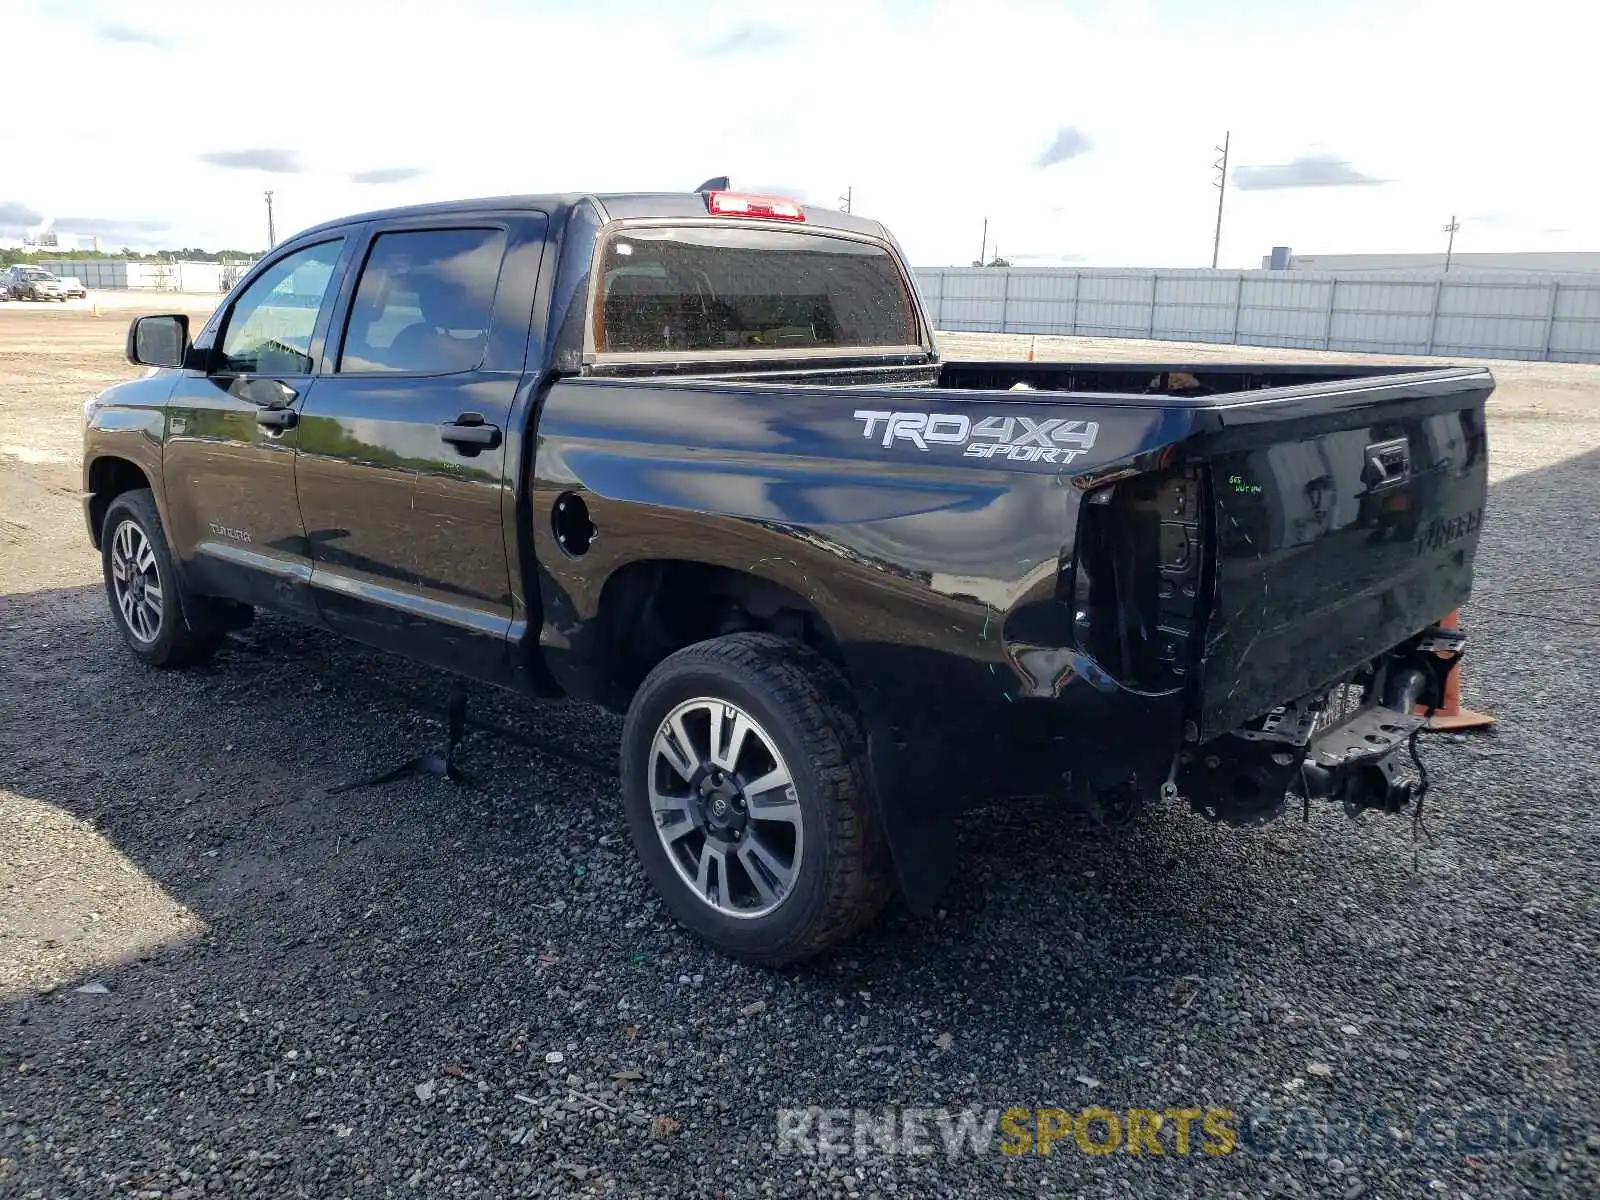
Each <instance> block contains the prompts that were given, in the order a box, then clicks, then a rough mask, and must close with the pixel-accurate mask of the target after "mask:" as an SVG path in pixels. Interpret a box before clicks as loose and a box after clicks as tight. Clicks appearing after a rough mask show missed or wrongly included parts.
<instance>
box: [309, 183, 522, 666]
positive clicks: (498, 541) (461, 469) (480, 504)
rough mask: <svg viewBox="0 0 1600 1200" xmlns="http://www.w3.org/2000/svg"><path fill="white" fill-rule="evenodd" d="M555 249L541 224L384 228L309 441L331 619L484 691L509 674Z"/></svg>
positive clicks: (357, 286)
mask: <svg viewBox="0 0 1600 1200" xmlns="http://www.w3.org/2000/svg"><path fill="white" fill-rule="evenodd" d="M544 231H545V219H544V217H543V216H542V215H539V214H531V215H530V214H526V213H524V214H518V215H517V216H514V217H507V218H505V219H493V218H491V219H484V218H482V217H480V216H479V215H478V214H463V215H461V216H459V217H447V218H443V219H440V218H434V219H432V220H431V221H427V222H418V221H416V220H410V221H405V220H401V221H392V222H377V223H374V224H373V225H372V226H371V228H370V231H369V234H368V236H367V238H366V241H365V244H364V246H363V247H362V251H361V255H360V259H361V262H360V267H359V269H358V270H356V271H352V272H351V278H350V280H349V281H348V282H347V284H346V287H345V289H344V295H343V296H342V297H341V301H340V305H339V313H340V321H339V325H340V328H339V331H338V336H337V337H336V338H335V339H333V341H334V342H335V344H334V345H333V346H331V347H330V361H329V367H330V369H329V371H328V373H326V374H325V375H323V376H322V377H321V378H320V379H319V380H318V381H317V385H316V387H315V388H314V389H313V391H312V393H311V396H310V397H309V398H308V400H307V402H306V405H305V409H304V413H303V419H302V422H301V426H300V441H299V461H298V466H297V483H298V490H299V497H300V511H301V513H302V515H303V516H304V518H305V523H306V531H307V536H308V538H309V540H310V544H311V556H312V559H313V572H312V587H313V591H314V592H315V595H316V603H317V606H318V608H319V610H320V611H321V612H322V614H323V616H324V618H325V619H326V620H327V622H328V623H329V624H330V625H332V626H334V627H335V628H336V629H338V630H340V631H341V632H343V633H345V634H347V635H349V636H351V637H353V638H356V639H358V640H360V641H363V642H366V643H368V644H370V645H375V646H380V647H383V648H386V649H390V650H394V651H397V652H399V653H403V654H406V655H408V656H410V657H413V658H418V659H422V660H424V661H429V662H433V663H436V664H438V665H440V666H445V667H449V668H451V669H454V670H457V671H461V672H463V673H465V674H468V675H473V676H476V677H479V678H496V677H500V676H503V675H504V674H505V673H506V672H507V671H508V670H509V655H508V652H507V642H506V639H507V636H508V632H509V630H510V628H511V625H512V622H513V616H514V613H513V596H512V565H511V563H510V562H509V559H508V555H507V551H506V540H505V536H504V532H503V527H502V513H504V514H505V517H506V518H507V519H510V518H511V517H512V516H513V514H514V512H515V480H514V479H508V478H506V462H507V453H506V443H507V439H508V437H510V436H512V435H511V431H510V430H508V428H507V425H508V421H509V418H510V414H511V408H512V401H513V399H514V397H515V395H516V392H517V386H518V384H519V382H520V381H521V378H522V373H523V363H524V357H525V355H526V352H527V343H528V327H529V320H530V314H531V309H532V302H533V282H534V280H535V279H536V277H537V271H538V262H539V255H540V253H541V251H542V247H543V239H544ZM530 255H531V270H529V269H528V259H529V257H530Z"/></svg>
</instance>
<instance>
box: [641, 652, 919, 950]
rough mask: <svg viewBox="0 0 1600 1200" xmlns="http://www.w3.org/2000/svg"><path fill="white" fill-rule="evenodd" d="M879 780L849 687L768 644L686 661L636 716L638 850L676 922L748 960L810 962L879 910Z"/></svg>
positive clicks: (809, 660) (656, 680)
mask: <svg viewBox="0 0 1600 1200" xmlns="http://www.w3.org/2000/svg"><path fill="white" fill-rule="evenodd" d="M868 780H869V777H868V773H867V766H866V740H865V738H864V737H863V736H862V732H861V726H860V722H859V720H858V719H857V717H856V715H855V711H854V706H853V705H852V703H851V700H850V695H849V692H848V689H847V687H846V685H845V682H844V680H843V678H842V677H841V676H840V675H839V673H838V671H836V670H835V669H834V667H833V666H832V665H831V664H830V663H828V662H827V660H825V659H824V658H822V657H821V656H820V655H818V654H817V653H815V652H814V651H812V650H810V649H808V648H806V647H805V646H803V645H800V644H799V643H796V642H790V641H786V640H785V639H782V638H778V637H774V636H772V635H770V634H757V633H741V634H734V635H732V636H729V637H722V638H715V639H713V640H711V641H707V642H701V643H699V644H698V645H694V646H690V647H688V648H687V649H684V650H680V651H678V653H676V654H674V655H672V656H671V657H670V658H668V659H667V660H666V661H665V662H663V663H661V664H660V665H659V666H658V667H656V669H655V670H654V671H652V672H651V673H650V675H649V677H648V678H647V679H646V680H645V681H644V684H643V685H642V686H641V687H640V688H639V691H638V694H637V695H635V697H634V700H633V703H632V705H631V706H630V707H629V709H628V718H627V722H626V725H625V727H624V731H623V741H622V793H623V805H624V808H625V810H626V815H627V819H628V828H629V832H630V834H631V835H632V838H633V844H634V848H635V850H636V852H637V853H638V855H639V858H640V861H641V862H642V863H643V865H644V868H645V872H646V874H648V875H649V877H650V880H651V882H652V883H653V884H654V885H655V888H656V890H657V891H658V892H659V893H660V894H661V896H662V898H663V900H665V902H666V904H667V907H668V908H669V909H670V910H671V911H672V914H673V915H674V916H675V917H676V918H677V919H678V921H679V922H680V923H682V924H683V925H685V926H687V927H688V928H689V929H690V930H692V931H693V932H694V933H696V934H698V935H699V936H700V937H701V938H703V939H705V940H706V941H707V942H710V943H711V944H712V945H713V946H715V947H717V948H718V949H719V950H722V951H724V952H725V953H728V954H731V955H734V956H736V957H739V958H743V959H748V960H750V961H754V962H761V963H769V964H778V963H787V962H794V961H797V960H799V959H803V958H809V957H812V956H814V955H817V954H820V953H822V952H823V951H826V950H828V949H831V948H832V947H834V946H836V945H838V944H839V943H840V942H842V941H844V940H845V939H846V938H848V937H850V936H851V935H852V934H854V933H855V932H856V931H857V930H858V929H860V928H861V927H862V926H863V925H865V924H866V923H867V922H869V921H870V920H872V918H873V917H875V916H876V915H877V914H878V912H879V911H880V910H881V909H882V907H883V905H884V903H885V901H886V900H887V899H888V897H889V891H890V886H891V874H890V868H889V861H888V855H887V851H886V847H885V844H884V841H883V835H882V833H881V831H880V827H879V824H878V820H877V816H876V813H875V812H874V805H873V803H872V792H871V785H870V783H869V781H868Z"/></svg>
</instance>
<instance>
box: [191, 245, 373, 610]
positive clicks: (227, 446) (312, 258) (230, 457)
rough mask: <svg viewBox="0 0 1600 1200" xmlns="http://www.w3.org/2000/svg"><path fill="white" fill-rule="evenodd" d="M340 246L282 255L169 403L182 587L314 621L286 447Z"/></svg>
mask: <svg viewBox="0 0 1600 1200" xmlns="http://www.w3.org/2000/svg"><path fill="white" fill-rule="evenodd" d="M344 243H345V239H344V238H340V237H333V238H329V239H327V240H325V241H319V242H316V243H314V244H311V245H307V246H301V247H297V248H295V249H292V250H289V251H287V252H286V253H284V254H283V255H282V256H281V257H279V258H278V259H276V260H275V261H274V262H272V263H270V264H269V265H268V266H267V267H266V268H265V269H264V270H263V271H261V272H260V273H259V274H258V275H257V276H256V278H255V279H254V281H252V282H251V283H250V284H249V285H247V286H246V287H245V288H244V290H243V291H241V292H240V293H239V295H238V297H237V298H236V299H235V300H234V301H233V302H232V304H231V305H229V306H228V307H227V308H226V309H225V310H224V311H222V312H220V313H218V314H217V316H216V317H214V318H213V319H212V321H211V322H209V323H208V325H207V328H206V330H205V331H204V332H203V333H202V334H201V336H200V338H198V339H197V341H196V347H197V349H198V350H199V351H200V352H201V354H200V360H201V361H203V362H204V364H205V366H204V369H203V370H191V371H185V372H184V373H183V375H182V377H181V378H180V379H179V381H178V384H177V387H176V388H174V389H173V392H172V397H171V399H170V400H169V401H168V402H167V408H168V412H167V419H168V439H167V446H166V452H165V455H164V457H163V462H162V473H163V476H164V479H165V483H166V494H167V524H168V530H167V534H168V537H169V538H170V540H171V543H172V548H173V551H174V552H175V553H176V554H177V555H178V557H179V558H180V559H181V560H182V562H183V566H184V571H185V573H186V574H187V575H188V576H189V578H190V582H191V584H192V586H193V587H194V588H195V589H196V590H197V591H200V592H206V593H210V594H214V595H221V596H229V597H232V598H233V599H236V600H242V601H244V602H246V603H248V604H260V605H264V606H266V607H268V608H276V609H280V610H285V611H289V612H294V613H296V614H298V615H301V616H309V617H315V616H316V607H315V605H314V604H313V603H312V601H311V594H310V586H309V585H310V578H311V557H310V554H309V552H308V549H307V546H306V538H305V527H304V526H303V525H302V524H301V522H300V510H299V507H298V505H297V504H296V502H295V481H294V474H295V446H296V442H297V440H298V437H299V429H298V425H299V420H300V413H301V410H302V407H303V404H304V401H305V399H306V397H307V394H308V392H309V391H310V388H311V383H312V379H313V377H314V376H315V373H316V369H317V360H318V358H319V356H320V354H321V343H322V341H323V339H324V338H325V337H326V329H327V323H328V317H329V315H330V313H331V311H332V303H331V300H332V297H333V296H334V294H335V293H336V292H337V290H338V288H337V286H336V285H337V283H338V279H339V276H340V269H341V267H342V265H343V263H342V255H343V253H344V249H345V245H344Z"/></svg>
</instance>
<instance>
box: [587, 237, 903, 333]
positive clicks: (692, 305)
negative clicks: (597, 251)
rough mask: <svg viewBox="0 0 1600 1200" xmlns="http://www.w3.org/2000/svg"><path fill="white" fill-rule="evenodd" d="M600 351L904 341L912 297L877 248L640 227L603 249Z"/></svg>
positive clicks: (838, 240)
mask: <svg viewBox="0 0 1600 1200" xmlns="http://www.w3.org/2000/svg"><path fill="white" fill-rule="evenodd" d="M601 262H602V264H603V266H602V270H603V276H602V278H601V282H600V300H599V319H598V320H597V321H596V330H595V343H596V348H597V349H598V350H600V351H602V352H604V351H610V352H613V353H616V352H635V353H638V352H649V353H656V354H661V353H668V352H672V351H678V350H733V351H744V352H751V351H757V352H770V353H782V352H783V351H786V350H811V349H819V348H833V347H863V348H869V347H880V346H912V345H915V344H916V342H917V332H916V322H915V319H914V318H913V316H912V307H911V298H910V296H909V295H908V294H907V291H906V285H905V283H904V281H903V280H902V278H901V275H900V271H899V269H898V268H897V267H896V266H895V261H894V259H893V258H892V257H891V256H890V254H889V252H888V251H887V250H885V249H884V248H883V247H881V246H874V245H871V244H870V243H867V242H858V241H853V240H851V239H848V238H838V237H828V236H826V235H822V234H815V233H801V232H798V231H795V230H788V229H781V230H780V229H771V230H769V229H750V228H747V227H742V226H741V227H730V228H724V229H715V228H703V227H698V226H697V227H683V228H670V227H668V228H655V227H648V226H646V227H641V228H638V229H629V230H625V231H623V232H622V233H618V234H615V235H614V236H612V238H611V239H610V240H609V241H608V242H607V243H606V247H605V251H604V253H603V255H602V257H601Z"/></svg>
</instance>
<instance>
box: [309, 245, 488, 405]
mask: <svg viewBox="0 0 1600 1200" xmlns="http://www.w3.org/2000/svg"><path fill="white" fill-rule="evenodd" d="M505 248H506V235H505V232H504V231H503V230H499V229H429V230H425V231H418V232H416V233H384V234H379V235H378V238H377V240H376V241H374V242H373V243H372V252H371V253H370V254H368V255H367V263H366V266H364V267H363V268H362V269H361V281H360V283H358V284H357V285H356V298H355V303H354V304H352V305H351V306H350V323H349V325H348V326H347V328H346V330H345V339H344V350H343V352H342V353H341V354H340V356H339V370H340V371H342V372H352V371H404V372H407V373H409V374H415V375H447V374H450V373H452V372H456V371H470V370H472V369H473V368H475V367H477V366H478V365H479V364H481V363H482V362H483V351H484V346H485V343H486V342H487V341H488V337H489V319H490V315H491V313H492V312H493V309H494V289H495V284H496V283H497V282H498V281H499V278H500V260H501V258H502V257H503V256H504V254H505Z"/></svg>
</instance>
